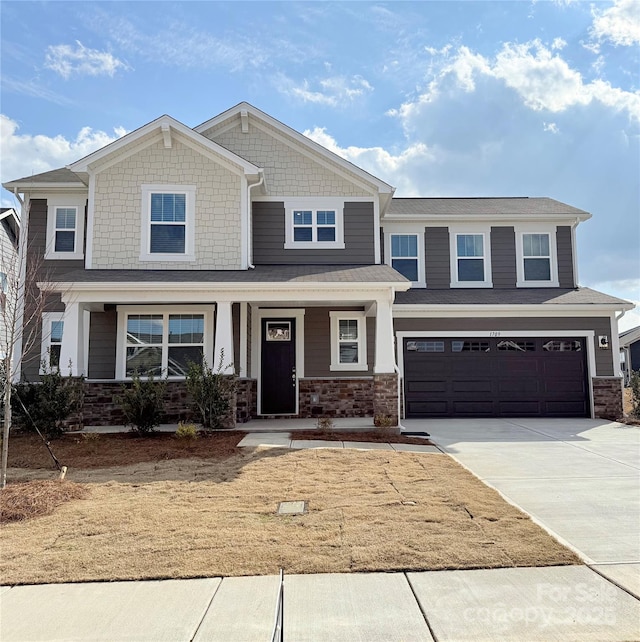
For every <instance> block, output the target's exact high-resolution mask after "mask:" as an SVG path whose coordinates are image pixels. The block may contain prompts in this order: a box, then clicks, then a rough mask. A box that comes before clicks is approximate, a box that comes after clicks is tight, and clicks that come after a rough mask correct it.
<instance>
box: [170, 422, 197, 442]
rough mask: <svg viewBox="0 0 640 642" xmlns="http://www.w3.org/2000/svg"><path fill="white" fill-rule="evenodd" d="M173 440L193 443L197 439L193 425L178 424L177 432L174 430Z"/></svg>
mask: <svg viewBox="0 0 640 642" xmlns="http://www.w3.org/2000/svg"><path fill="white" fill-rule="evenodd" d="M175 438H176V439H180V440H182V441H193V440H194V439H197V438H198V429H197V428H196V426H195V425H194V424H184V423H182V422H180V423H179V424H178V430H176V434H175Z"/></svg>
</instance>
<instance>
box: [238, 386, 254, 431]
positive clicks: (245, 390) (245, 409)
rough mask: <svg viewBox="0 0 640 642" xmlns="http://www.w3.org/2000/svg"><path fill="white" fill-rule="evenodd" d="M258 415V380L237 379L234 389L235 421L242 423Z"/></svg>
mask: <svg viewBox="0 0 640 642" xmlns="http://www.w3.org/2000/svg"><path fill="white" fill-rule="evenodd" d="M257 415H258V382H257V381H256V380H255V379H238V387H237V389H236V422H237V423H239V424H244V423H246V422H247V421H249V420H250V419H254V418H255V417H256V416H257Z"/></svg>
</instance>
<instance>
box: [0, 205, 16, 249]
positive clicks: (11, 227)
mask: <svg viewBox="0 0 640 642" xmlns="http://www.w3.org/2000/svg"><path fill="white" fill-rule="evenodd" d="M0 224H1V225H2V228H3V229H4V231H5V233H6V235H7V237H8V238H9V240H10V241H11V243H12V244H13V246H14V247H16V248H17V247H18V237H19V235H20V215H19V214H18V212H16V210H15V209H14V208H13V207H3V208H1V209H0Z"/></svg>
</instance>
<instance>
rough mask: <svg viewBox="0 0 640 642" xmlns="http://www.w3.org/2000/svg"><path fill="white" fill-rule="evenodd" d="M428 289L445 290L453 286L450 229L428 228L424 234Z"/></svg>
mask: <svg viewBox="0 0 640 642" xmlns="http://www.w3.org/2000/svg"><path fill="white" fill-rule="evenodd" d="M424 248H425V255H426V256H425V267H426V275H427V287H428V288H429V289H430V290H445V289H448V288H449V287H450V286H451V264H450V257H449V228H447V227H427V228H426V230H425V234H424Z"/></svg>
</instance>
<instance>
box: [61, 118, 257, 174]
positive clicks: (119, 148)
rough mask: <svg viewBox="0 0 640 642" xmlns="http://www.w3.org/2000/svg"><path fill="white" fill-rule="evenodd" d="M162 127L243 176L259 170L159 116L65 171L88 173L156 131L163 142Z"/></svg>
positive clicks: (172, 119)
mask: <svg viewBox="0 0 640 642" xmlns="http://www.w3.org/2000/svg"><path fill="white" fill-rule="evenodd" d="M163 127H164V129H165V131H166V128H167V127H169V128H170V129H173V130H175V131H176V132H178V133H180V134H182V135H183V136H184V137H185V139H186V140H188V141H190V142H191V143H192V144H195V145H198V146H200V147H201V148H204V149H205V150H207V151H209V152H212V153H213V154H215V155H216V156H218V157H222V158H223V159H225V160H227V161H228V162H229V163H231V164H232V165H234V166H236V167H240V168H241V169H242V170H243V171H244V173H245V174H248V175H257V174H258V173H259V171H260V168H259V167H257V166H256V165H254V164H253V163H250V162H249V161H247V160H245V159H244V158H242V157H240V156H238V155H237V154H234V153H233V152H231V151H229V150H228V149H225V148H224V147H222V146H221V145H218V144H217V143H214V142H213V141H212V140H209V139H208V138H205V137H204V136H201V135H200V134H199V133H195V132H194V130H192V129H191V128H189V127H187V126H186V125H184V124H182V123H181V122H179V121H177V120H176V119H175V118H172V117H171V116H167V115H165V116H160V118H157V119H156V120H153V121H151V122H150V123H147V124H146V125H143V126H142V127H140V128H138V129H136V130H135V131H133V132H130V133H128V134H126V135H125V136H123V137H122V138H119V139H118V140H115V141H113V142H112V143H109V144H108V145H105V146H104V147H102V148H101V149H99V150H97V151H95V152H93V153H92V154H89V155H88V156H85V157H84V158H81V159H80V160H78V161H76V162H75V163H72V164H70V165H67V169H69V170H71V171H72V172H89V171H90V169H91V165H92V164H94V163H96V162H98V161H100V160H102V159H104V158H106V157H107V156H110V155H111V154H114V153H118V152H121V153H122V152H124V151H125V150H126V148H127V147H128V146H130V145H132V144H134V143H135V142H136V141H138V140H140V139H141V138H143V137H144V136H146V135H147V134H149V133H151V132H153V131H156V130H157V131H158V134H159V136H161V137H162V139H163V140H164V136H165V135H164V134H163Z"/></svg>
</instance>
